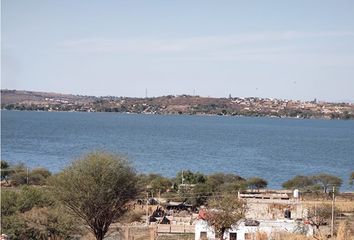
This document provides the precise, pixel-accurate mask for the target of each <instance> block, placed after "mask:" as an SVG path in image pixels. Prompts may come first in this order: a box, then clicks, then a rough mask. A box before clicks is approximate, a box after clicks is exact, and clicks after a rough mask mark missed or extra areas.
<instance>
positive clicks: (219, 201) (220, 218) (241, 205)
mask: <svg viewBox="0 0 354 240" xmlns="http://www.w3.org/2000/svg"><path fill="white" fill-rule="evenodd" d="M245 212H246V203H245V202H244V201H242V200H240V199H238V198H237V197H235V196H233V195H226V196H223V197H221V198H215V199H211V200H210V201H208V206H207V211H206V221H207V222H208V224H209V225H210V226H212V227H213V228H214V230H215V233H216V235H217V236H218V237H219V238H220V239H221V240H222V239H223V236H224V233H225V231H226V230H227V229H228V228H231V226H232V225H234V224H236V223H237V222H238V221H239V220H241V219H242V218H244V217H245Z"/></svg>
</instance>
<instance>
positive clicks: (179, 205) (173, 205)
mask: <svg viewBox="0 0 354 240" xmlns="http://www.w3.org/2000/svg"><path fill="white" fill-rule="evenodd" d="M192 207H193V206H192V205H191V204H187V203H185V202H169V203H167V204H166V209H167V210H174V211H183V210H187V211H191V210H192Z"/></svg>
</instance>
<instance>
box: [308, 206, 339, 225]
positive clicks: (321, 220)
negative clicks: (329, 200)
mask: <svg viewBox="0 0 354 240" xmlns="http://www.w3.org/2000/svg"><path fill="white" fill-rule="evenodd" d="M336 212H337V211H336ZM331 216H332V207H331V205H329V204H321V205H319V206H312V207H311V208H309V212H308V215H307V218H308V220H309V221H310V223H311V225H313V226H316V228H317V229H319V227H320V226H322V225H327V224H328V223H329V221H330V219H331Z"/></svg>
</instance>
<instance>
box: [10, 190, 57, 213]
mask: <svg viewBox="0 0 354 240" xmlns="http://www.w3.org/2000/svg"><path fill="white" fill-rule="evenodd" d="M52 205H54V200H53V198H52V197H51V196H50V193H49V192H48V191H46V190H43V189H39V188H36V187H30V186H25V187H23V188H22V191H21V194H20V195H19V197H18V200H17V208H18V211H20V212H26V211H29V210H31V209H32V208H33V207H48V206H52Z"/></svg>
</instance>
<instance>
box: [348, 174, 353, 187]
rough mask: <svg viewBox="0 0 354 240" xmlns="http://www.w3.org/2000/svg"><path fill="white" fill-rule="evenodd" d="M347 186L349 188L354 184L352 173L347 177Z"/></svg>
mask: <svg viewBox="0 0 354 240" xmlns="http://www.w3.org/2000/svg"><path fill="white" fill-rule="evenodd" d="M349 184H350V186H353V184H354V172H352V173H351V174H350V176H349Z"/></svg>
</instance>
